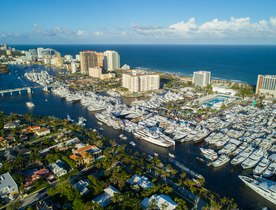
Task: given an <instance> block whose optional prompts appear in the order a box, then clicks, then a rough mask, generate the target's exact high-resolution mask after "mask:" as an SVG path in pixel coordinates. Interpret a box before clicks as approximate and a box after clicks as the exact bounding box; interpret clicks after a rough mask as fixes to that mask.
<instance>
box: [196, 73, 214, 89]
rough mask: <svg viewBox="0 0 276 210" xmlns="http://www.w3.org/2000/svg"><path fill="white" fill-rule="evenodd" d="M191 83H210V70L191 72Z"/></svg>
mask: <svg viewBox="0 0 276 210" xmlns="http://www.w3.org/2000/svg"><path fill="white" fill-rule="evenodd" d="M193 84H195V85H197V86H200V87H206V86H207V85H209V84H211V72H210V71H195V72H194V73H193Z"/></svg>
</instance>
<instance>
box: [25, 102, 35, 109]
mask: <svg viewBox="0 0 276 210" xmlns="http://www.w3.org/2000/svg"><path fill="white" fill-rule="evenodd" d="M26 105H27V107H29V108H32V107H34V106H35V105H34V103H32V102H30V101H29V102H26Z"/></svg>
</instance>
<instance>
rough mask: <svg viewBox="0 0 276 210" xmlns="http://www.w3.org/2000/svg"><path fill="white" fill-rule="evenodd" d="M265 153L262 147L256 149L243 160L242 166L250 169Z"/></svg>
mask: <svg viewBox="0 0 276 210" xmlns="http://www.w3.org/2000/svg"><path fill="white" fill-rule="evenodd" d="M263 155H264V152H263V149H262V148H260V149H257V150H255V151H254V152H253V153H252V154H251V155H250V156H249V157H248V158H247V159H246V160H245V161H243V162H242V164H241V166H242V168H243V169H248V168H252V167H254V166H256V165H257V164H258V162H259V161H260V160H261V158H262V157H263Z"/></svg>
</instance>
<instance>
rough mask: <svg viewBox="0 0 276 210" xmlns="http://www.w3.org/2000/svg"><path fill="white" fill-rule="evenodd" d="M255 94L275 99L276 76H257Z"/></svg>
mask: <svg viewBox="0 0 276 210" xmlns="http://www.w3.org/2000/svg"><path fill="white" fill-rule="evenodd" d="M256 94H257V95H261V94H263V95H264V96H269V97H273V98H276V75H260V74H259V75H258V81H257V87H256Z"/></svg>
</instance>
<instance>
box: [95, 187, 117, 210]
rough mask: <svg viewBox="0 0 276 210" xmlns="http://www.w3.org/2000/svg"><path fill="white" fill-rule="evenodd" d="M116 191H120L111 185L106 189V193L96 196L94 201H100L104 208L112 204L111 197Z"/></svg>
mask: <svg viewBox="0 0 276 210" xmlns="http://www.w3.org/2000/svg"><path fill="white" fill-rule="evenodd" d="M115 193H120V191H119V190H117V189H116V188H115V187H113V186H112V185H110V186H109V187H107V188H105V189H104V193H102V194H100V195H99V196H97V197H96V198H94V199H93V200H92V202H95V203H98V204H99V205H100V206H101V207H102V208H104V207H106V206H108V205H109V204H110V202H111V198H112V197H113V196H114V195H115Z"/></svg>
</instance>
